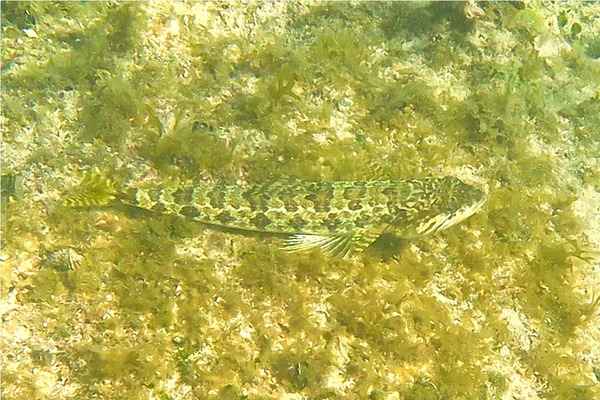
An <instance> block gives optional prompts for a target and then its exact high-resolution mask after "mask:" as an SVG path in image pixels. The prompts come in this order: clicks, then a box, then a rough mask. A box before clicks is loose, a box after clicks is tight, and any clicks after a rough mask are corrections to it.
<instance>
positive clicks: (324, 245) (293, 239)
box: [284, 229, 381, 258]
mask: <svg viewBox="0 0 600 400" xmlns="http://www.w3.org/2000/svg"><path fill="white" fill-rule="evenodd" d="M380 235H381V232H378V231H373V230H368V229H359V230H356V231H353V232H349V233H346V234H341V235H334V234H331V235H313V234H303V233H301V234H296V235H291V236H289V237H288V238H287V239H285V248H284V249H285V250H286V251H288V252H291V253H293V252H302V251H309V250H312V249H317V248H318V249H321V250H322V251H323V253H324V254H325V256H327V257H328V258H348V257H349V256H350V255H352V254H357V253H360V252H362V251H363V250H365V249H366V248H367V247H369V246H370V245H371V244H372V243H373V242H374V241H375V240H376V239H377V238H378V237H379V236H380Z"/></svg>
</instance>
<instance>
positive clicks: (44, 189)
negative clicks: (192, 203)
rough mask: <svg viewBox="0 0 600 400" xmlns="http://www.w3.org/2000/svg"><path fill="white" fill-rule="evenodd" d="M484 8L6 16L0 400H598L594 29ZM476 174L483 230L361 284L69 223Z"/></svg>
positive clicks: (118, 10)
mask: <svg viewBox="0 0 600 400" xmlns="http://www.w3.org/2000/svg"><path fill="white" fill-rule="evenodd" d="M479 6H480V7H481V11H482V12H483V14H484V15H485V16H479V17H477V16H476V15H477V14H475V17H474V16H472V15H470V14H467V13H466V12H465V8H464V7H465V4H464V3H451V4H439V3H436V2H423V3H409V4H404V3H390V4H387V3H365V4H345V3H339V4H338V3H336V4H316V5H311V6H309V5H302V4H273V5H269V4H250V5H246V6H245V7H237V6H235V5H232V4H230V5H227V4H218V3H198V4H194V5H183V4H175V3H173V4H167V3H165V4H152V5H150V4H139V3H136V4H133V3H124V4H122V3H58V4H54V3H33V2H32V3H25V2H22V3H7V4H6V5H5V4H3V9H2V13H3V29H4V34H3V39H2V40H3V47H2V62H3V76H2V83H3V92H2V100H3V102H2V105H3V107H2V114H3V125H4V129H3V142H4V156H3V161H2V162H3V167H5V168H6V167H8V168H9V169H10V171H17V173H16V174H14V175H11V176H16V179H17V180H18V181H19V182H18V183H17V186H19V187H20V190H19V192H20V193H19V196H4V189H5V188H4V186H5V185H6V186H7V188H8V189H10V188H11V187H12V186H13V184H12V183H10V182H8V181H6V182H5V181H4V180H3V199H2V200H3V201H2V203H3V208H2V211H3V215H2V217H3V218H2V232H3V250H2V252H3V264H5V265H7V267H4V268H3V271H2V278H3V279H2V295H3V303H4V304H7V305H10V307H7V308H6V312H5V314H4V315H3V318H4V320H5V322H6V326H7V328H6V333H5V334H4V335H3V337H4V338H3V340H5V342H4V343H3V347H4V351H5V354H6V356H5V361H6V362H3V384H2V395H3V397H5V398H57V397H61V396H62V397H76V398H91V397H94V396H95V397H106V398H118V397H122V398H147V397H151V396H154V397H160V398H185V397H190V396H191V397H196V398H210V397H212V398H244V397H247V398H257V397H258V398H282V397H284V396H285V395H297V396H298V398H302V397H304V398H338V397H348V398H374V399H387V398H414V399H419V398H420V399H429V398H436V399H437V398H463V399H471V398H503V397H507V396H529V397H531V398H535V397H537V398H582V399H588V398H589V399H591V398H594V397H597V396H598V379H597V375H598V373H597V371H598V361H597V360H598V358H599V357H600V354H598V352H597V350H594V349H596V348H597V342H598V337H597V333H594V331H593V328H594V326H595V324H596V323H597V316H598V307H597V304H598V301H597V298H598V297H597V293H596V291H597V284H598V278H597V271H596V270H597V265H598V264H597V263H598V258H597V253H594V251H593V245H594V244H597V243H598V240H599V239H598V237H597V231H594V230H593V229H590V227H589V226H587V225H586V224H585V223H583V222H582V219H585V218H588V219H592V220H593V216H591V214H589V213H590V211H589V210H590V209H591V208H588V209H585V207H584V209H585V210H586V211H585V212H587V214H582V211H581V208H582V204H583V205H585V202H586V201H590V199H593V197H592V198H591V197H589V195H587V197H586V194H585V193H586V192H585V190H586V188H591V190H593V191H594V193H596V194H597V193H598V190H599V184H600V181H599V179H600V178H598V174H597V167H598V165H597V162H594V155H597V154H599V153H600V141H599V140H598V135H597V134H595V132H596V131H597V127H598V126H599V125H600V110H599V106H598V104H599V103H598V99H599V97H600V92H599V91H598V87H599V83H600V82H598V76H600V73H599V72H600V71H598V65H597V60H596V59H597V53H598V52H597V47H598V44H597V35H598V29H599V28H598V19H597V17H596V18H594V17H593V15H598V12H597V11H598V10H597V6H595V5H593V4H591V3H589V4H587V3H581V4H568V3H563V4H542V3H530V2H523V3H515V4H503V3H485V4H480V5H479ZM204 15H208V16H210V19H209V20H206V19H203V16H204ZM24 29H32V30H34V31H35V32H36V35H37V37H33V35H32V34H30V35H29V36H28V35H27V34H26V33H25V31H24ZM281 32H284V33H285V34H281ZM356 32H360V34H357V33H356ZM30 36H32V37H30ZM164 43H168V44H169V46H167V47H165V46H164ZM464 166H471V167H472V168H473V169H474V170H476V171H477V173H478V174H479V175H481V176H482V177H483V179H484V180H485V181H487V182H488V184H489V185H490V200H489V202H488V204H487V206H486V209H485V210H483V212H482V213H480V214H478V215H476V216H474V217H473V218H472V219H471V220H469V222H468V223H467V224H466V225H465V226H464V227H457V228H456V229H452V230H449V231H447V232H444V233H442V234H440V235H437V236H435V237H432V238H423V239H418V240H414V241H412V242H410V243H404V242H402V243H399V244H398V243H396V244H393V243H381V246H380V247H379V250H378V249H377V248H376V249H373V250H370V251H369V252H367V254H365V255H364V257H361V258H360V259H357V260H350V261H348V262H327V261H326V260H325V259H324V258H323V257H322V255H320V254H318V253H310V254H299V255H290V254H285V253H283V252H281V251H280V250H278V245H279V243H280V242H279V239H278V238H274V237H268V236H261V235H257V236H252V235H250V236H244V235H233V234H231V233H227V232H217V231H211V230H208V229H206V228H205V227H202V226H199V225H198V224H195V223H193V222H190V221H185V220H181V219H178V218H172V217H168V216H148V215H137V214H135V213H134V212H123V211H122V210H110V209H74V208H72V207H66V206H63V205H61V203H62V200H64V198H65V197H66V196H69V195H70V194H73V193H77V191H78V190H79V188H80V186H79V184H80V182H81V181H82V180H83V181H85V179H87V178H86V177H89V176H90V175H89V171H92V170H94V169H96V168H97V169H98V171H102V172H100V173H99V174H100V175H101V177H102V178H104V179H108V180H110V181H114V182H115V183H114V184H115V185H117V187H118V188H119V189H120V188H121V187H122V188H127V187H155V186H160V185H175V184H177V182H183V181H189V180H200V179H212V180H232V181H235V180H243V181H250V182H261V181H264V180H265V179H270V178H272V177H276V176H287V177H295V178H300V179H312V180H320V179H381V178H384V177H387V178H390V177H391V178H411V177H424V176H432V175H447V174H450V173H454V172H457V171H458V172H460V171H462V172H464V168H463V167H464ZM105 182H108V181H105ZM92 188H93V189H94V190H95V191H96V192H95V196H96V198H97V202H98V203H102V202H104V200H106V198H107V197H106V196H107V194H108V195H109V196H110V194H111V193H113V191H114V190H113V189H114V187H112V186H110V187H108V186H106V187H104V186H101V185H100V186H95V187H92ZM82 195H84V196H86V194H85V193H82ZM87 197H89V196H87ZM7 203H8V204H7ZM590 207H591V206H590ZM596 221H597V219H596ZM9 233H10V234H9ZM386 246H387V247H386ZM386 251H388V254H384V253H385V252H386ZM65 255H69V256H68V257H66V256H65ZM65 257H66V258H65ZM594 268H595V269H594ZM594 271H596V273H595V272H594ZM594 274H595V275H594ZM22 326H27V327H28V328H27V333H24V331H23V330H22V328H21V327H22ZM594 335H596V336H594ZM9 340H10V342H9ZM23 348H25V349H26V351H22V349H23ZM34 368H35V371H36V374H32V373H30V372H28V371H31V370H33V369H34ZM64 378H66V380H67V381H68V382H69V384H64ZM61 379H63V380H61ZM59 382H63V384H60V383H59ZM516 393H517V394H518V395H517V394H516ZM524 393H525V394H524Z"/></svg>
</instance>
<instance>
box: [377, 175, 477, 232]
mask: <svg viewBox="0 0 600 400" xmlns="http://www.w3.org/2000/svg"><path fill="white" fill-rule="evenodd" d="M486 201H487V188H483V189H482V188H477V187H475V186H471V185H468V184H466V183H464V182H462V181H461V180H460V179H457V178H454V177H445V178H440V179H428V180H422V181H418V183H417V184H415V187H414V188H413V189H412V190H411V193H410V194H409V196H408V200H407V201H405V202H403V203H402V204H401V205H400V207H399V212H398V214H397V215H396V218H395V219H394V220H393V221H392V223H391V224H390V229H389V231H391V232H392V233H394V234H395V235H397V236H399V237H402V238H412V237H417V236H425V235H429V234H432V233H435V232H438V231H441V230H444V229H447V228H449V227H451V226H454V225H456V224H458V223H460V222H462V221H464V220H465V219H467V218H469V217H470V216H471V215H473V214H475V213H476V212H478V211H479V210H481V208H482V207H483V206H484V205H485V203H486Z"/></svg>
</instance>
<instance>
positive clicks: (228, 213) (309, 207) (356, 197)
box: [66, 176, 487, 258]
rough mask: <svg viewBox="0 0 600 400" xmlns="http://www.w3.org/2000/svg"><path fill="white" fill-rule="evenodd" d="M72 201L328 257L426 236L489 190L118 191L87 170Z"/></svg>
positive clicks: (429, 183)
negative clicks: (280, 237) (237, 233)
mask: <svg viewBox="0 0 600 400" xmlns="http://www.w3.org/2000/svg"><path fill="white" fill-rule="evenodd" d="M82 188H83V189H82V191H80V192H79V194H78V195H76V196H73V197H71V198H69V199H68V200H67V201H66V204H68V205H71V206H102V205H110V204H111V203H117V202H118V203H121V204H126V205H132V206H135V207H139V208H142V209H146V210H150V211H154V212H159V213H167V214H175V215H180V216H183V217H186V218H191V219H193V220H196V221H199V222H202V223H205V224H209V225H218V226H221V227H225V228H231V229H237V230H247V231H259V232H270V233H277V234H287V235H288V236H287V238H286V239H285V241H284V244H285V246H284V249H285V250H288V251H291V252H296V251H308V250H311V249H315V248H319V249H321V250H322V251H323V252H324V253H325V255H326V256H328V257H331V258H347V257H349V256H350V255H352V254H357V253H360V252H362V251H363V250H364V249H366V248H367V247H369V246H370V245H371V244H372V243H373V242H374V241H375V240H376V239H377V238H378V237H380V236H381V235H382V234H384V233H391V234H394V235H395V236H397V237H400V238H414V237H418V236H424V235H429V234H432V233H435V232H438V231H441V230H443V229H447V228H449V227H451V226H453V225H456V224H458V223H460V222H462V221H464V220H465V219H467V218H468V217H470V216H471V215H473V214H475V213H476V212H477V211H479V210H480V209H481V208H482V207H483V206H484V204H485V203H486V201H487V195H486V191H484V190H482V189H479V188H476V187H474V186H471V185H467V184H465V183H463V182H462V181H461V180H459V179H457V178H454V177H444V178H430V179H409V180H374V181H334V182H310V181H299V180H278V181H272V182H268V183H264V184H256V185H226V184H222V185H209V184H207V183H199V184H195V185H190V186H185V187H175V188H157V189H155V190H142V189H131V190H128V191H127V192H124V193H122V192H120V191H119V190H118V189H117V188H116V185H114V183H112V182H110V181H108V180H105V179H104V180H102V179H99V178H97V177H93V176H88V177H87V178H84V182H83V183H82Z"/></svg>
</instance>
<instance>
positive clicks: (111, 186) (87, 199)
mask: <svg viewBox="0 0 600 400" xmlns="http://www.w3.org/2000/svg"><path fill="white" fill-rule="evenodd" d="M119 195H120V191H119V190H117V188H116V185H115V183H114V182H113V181H111V180H110V179H108V178H104V177H102V176H100V174H99V172H98V171H94V172H87V173H86V174H85V175H84V177H83V180H82V181H81V185H80V186H79V188H78V189H77V191H76V192H75V193H74V195H73V196H71V197H68V198H67V199H66V200H65V201H64V205H66V206H70V207H99V206H109V205H112V204H114V203H115V202H116V200H117V197H118V196H119Z"/></svg>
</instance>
